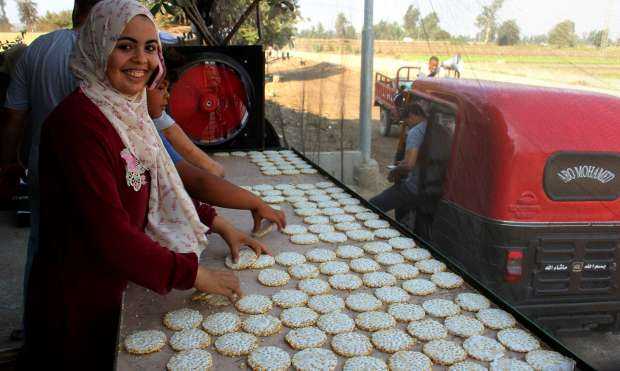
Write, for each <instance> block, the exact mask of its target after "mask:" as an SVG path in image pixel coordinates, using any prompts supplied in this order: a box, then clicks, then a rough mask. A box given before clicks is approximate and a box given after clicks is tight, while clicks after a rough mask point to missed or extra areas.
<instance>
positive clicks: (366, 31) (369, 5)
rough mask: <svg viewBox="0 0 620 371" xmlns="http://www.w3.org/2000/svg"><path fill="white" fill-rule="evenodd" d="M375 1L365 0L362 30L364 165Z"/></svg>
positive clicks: (369, 134)
mask: <svg viewBox="0 0 620 371" xmlns="http://www.w3.org/2000/svg"><path fill="white" fill-rule="evenodd" d="M373 6H374V4H373V0H364V28H363V30H362V77H361V90H362V93H361V95H360V151H361V152H362V160H363V162H364V163H368V162H370V143H371V137H372V125H371V124H372V82H373V73H372V71H373V66H372V58H373V54H374V51H373V42H374V35H373V32H372V12H373Z"/></svg>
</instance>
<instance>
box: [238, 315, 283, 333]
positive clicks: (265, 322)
mask: <svg viewBox="0 0 620 371" xmlns="http://www.w3.org/2000/svg"><path fill="white" fill-rule="evenodd" d="M241 328H242V329H243V331H245V332H247V333H249V334H252V335H256V336H271V335H274V334H277V333H278V332H280V330H281V329H282V323H281V322H280V320H279V319H277V318H276V317H274V316H271V315H269V314H254V315H251V316H247V317H246V318H245V319H244V320H243V322H242V323H241Z"/></svg>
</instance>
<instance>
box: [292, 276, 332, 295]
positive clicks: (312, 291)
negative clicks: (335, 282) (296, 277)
mask: <svg viewBox="0 0 620 371" xmlns="http://www.w3.org/2000/svg"><path fill="white" fill-rule="evenodd" d="M297 288H298V289H300V290H301V291H303V292H305V293H306V294H308V295H321V294H327V293H328V292H329V291H330V287H329V284H328V283H327V282H325V281H323V280H322V279H320V278H309V279H305V280H301V281H299V283H298V284H297Z"/></svg>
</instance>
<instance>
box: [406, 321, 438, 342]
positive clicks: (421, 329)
mask: <svg viewBox="0 0 620 371" xmlns="http://www.w3.org/2000/svg"><path fill="white" fill-rule="evenodd" d="M407 331H408V332H409V334H411V336H414V337H416V338H418V339H420V340H422V341H430V340H437V339H443V338H445V337H446V336H448V331H447V330H446V327H445V326H444V325H442V324H441V323H439V322H437V321H435V320H434V319H430V318H429V319H423V320H421V321H413V322H410V323H409V325H408V326H407Z"/></svg>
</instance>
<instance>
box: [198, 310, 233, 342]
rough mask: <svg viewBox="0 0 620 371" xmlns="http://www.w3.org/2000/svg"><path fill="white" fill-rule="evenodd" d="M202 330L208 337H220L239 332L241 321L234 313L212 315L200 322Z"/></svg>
mask: <svg viewBox="0 0 620 371" xmlns="http://www.w3.org/2000/svg"><path fill="white" fill-rule="evenodd" d="M202 328H203V329H204V330H205V331H206V332H208V333H209V334H210V335H213V336H221V335H224V334H227V333H229V332H235V331H237V330H239V328H241V319H240V318H239V316H238V315H236V314H234V313H228V312H220V313H214V314H211V315H210V316H208V317H207V318H205V320H204V321H202Z"/></svg>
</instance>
